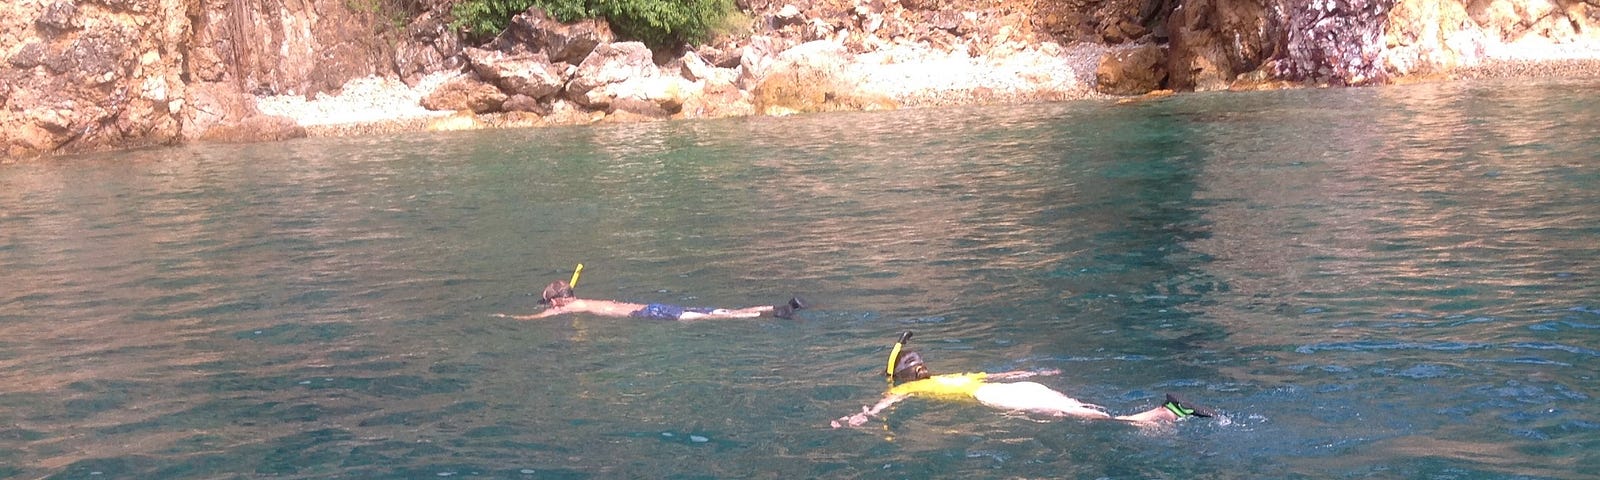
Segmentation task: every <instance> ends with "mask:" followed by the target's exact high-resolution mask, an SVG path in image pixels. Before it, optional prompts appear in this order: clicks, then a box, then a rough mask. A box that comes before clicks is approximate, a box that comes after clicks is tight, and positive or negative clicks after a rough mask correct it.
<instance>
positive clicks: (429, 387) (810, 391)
mask: <svg viewBox="0 0 1600 480" xmlns="http://www.w3.org/2000/svg"><path fill="white" fill-rule="evenodd" d="M1596 125H1600V82H1597V81H1593V80H1576V81H1552V82H1544V83H1536V84H1533V85H1524V84H1511V83H1454V84H1425V85H1412V86H1401V87H1386V88H1368V89H1341V90H1301V91H1281V92H1265V93H1215V94H1195V95H1180V96H1176V97H1171V98H1167V99H1161V100H1155V101H1150V102H1144V103H1137V104H1128V105H1116V104H1112V103H1107V102H1098V101H1096V102H1071V103H1061V104H1049V105H1034V106H1009V107H983V108H961V109H936V110H907V111H898V112H887V113H870V114H828V115H805V116H796V117H787V118H750V119H729V120H718V121H695V122H665V123H647V124H635V125H605V126H594V127H581V128H547V129H530V130H501V131H482V132H458V133H430V134H406V135H397V136H385V137H361V138H344V139H306V140H297V141H290V142H284V143H273V144H255V145H209V146H191V147H182V148H171V149H155V150H140V151H133V152H122V153H116V154H106V155H93V156H81V157H69V158H59V159H50V160H45V161H32V162H25V163H20V164H13V165H0V276H3V280H0V285H3V287H0V478H29V479H31V478H93V479H99V478H254V477H273V478H373V477H378V478H456V477H470V478H1112V479H1122V478H1441V479H1467V478H1593V477H1592V475H1594V473H1593V472H1597V471H1600V413H1597V412H1600V410H1597V409H1596V408H1595V407H1594V405H1595V402H1594V397H1595V396H1596V395H1600V387H1597V386H1596V385H1597V384H1596V379H1595V377H1596V374H1597V369H1596V367H1595V366H1594V365H1595V362H1596V361H1597V360H1600V279H1597V275H1600V268H1597V267H1600V153H1597V152H1600V129H1597V128H1596V127H1595V126H1596ZM579 262H582V263H584V264H585V266H586V268H585V270H584V274H583V277H582V280H581V281H580V288H579V293H580V294H581V295H582V296H586V297H599V298H616V299H622V300H629V301H637V302H672V303H683V304H691V305H717V306H746V305H754V304H765V303H771V302H777V301H782V300H784V299H787V298H788V297H789V296H790V295H793V294H799V295H802V296H804V297H805V298H807V299H808V300H810V302H811V303H812V304H814V308H812V309H810V310H807V311H804V312H802V314H801V317H800V318H799V319H797V320H774V319H757V320H745V321H717V322H702V323H693V324H680V323H671V322H659V321H642V320H637V319H616V318H600V317H593V316H581V315H580V316H566V317H558V318H556V319H552V320H546V321H540V322H517V321H512V320H507V319H502V318H494V317H492V316H491V314H493V313H497V312H508V313H528V312H533V311H536V310H537V309H538V308H539V307H538V305H537V302H536V300H537V296H538V294H539V291H540V290H541V289H542V287H543V285H544V284H545V283H547V282H549V281H550V280H555V279H564V278H567V277H568V275H569V274H570V272H571V268H572V267H573V265H574V264H576V263H579ZM904 330H913V331H915V332H916V337H915V339H914V340H913V341H912V347H914V348H915V349H916V350H918V351H919V352H921V353H922V355H923V357H924V359H926V360H927V361H928V362H929V363H930V365H931V366H932V367H933V368H934V369H935V370H937V371H946V372H957V371H979V370H982V371H999V370H1009V369H1043V368H1054V369H1060V370H1062V371H1063V373H1062V374H1061V375H1059V376H1054V377H1044V378H1042V379H1038V381H1040V382H1041V383H1044V384H1046V385H1049V386H1051V387H1053V388H1057V389H1060V390H1063V391H1066V392H1068V393H1069V394H1071V395H1073V396H1075V397H1077V398H1079V399H1081V400H1084V401H1087V402H1093V403H1097V404H1101V405H1104V406H1106V407H1108V408H1109V409H1110V410H1111V411H1113V412H1115V413H1131V412H1135V411H1139V410H1143V409H1145V408H1149V407H1151V406H1153V405H1155V404H1156V403H1157V402H1158V401H1159V398H1160V396H1161V395H1162V393H1163V392H1177V393H1181V394H1183V395H1185V396H1188V397H1189V398H1191V399H1194V400H1197V401H1201V402H1203V403H1206V404H1209V405H1211V406H1214V407H1216V408H1217V409H1219V410H1221V411H1222V412H1223V413H1224V414H1225V416H1224V418H1220V419H1215V420H1188V421H1184V422H1181V423H1179V424H1177V425H1176V426H1173V427H1170V428H1163V429H1138V428H1133V427H1130V426H1127V425H1122V424H1115V423H1100V422H1086V421H1078V420H1061V419H1047V418H1030V417H1028V416H1025V415H1016V414H1007V413H1003V412H997V411H993V410H990V409H987V408H985V407H982V406H979V405H977V404H975V403H964V402H944V401H934V400H926V399H913V400H910V401H907V402H904V403H902V404H901V405H899V406H898V407H896V408H895V409H894V410H892V411H891V412H890V413H889V414H888V415H887V421H886V422H883V421H877V422H874V423H872V424H870V425H869V426H868V427H866V428H863V429H858V430H833V429H831V428H829V427H828V421H829V420H831V419H833V418H836V417H838V416H840V415H844V414H848V413H851V412H854V411H857V410H859V409H860V407H861V406H862V405H865V404H870V403H872V402H873V401H875V400H876V398H877V397H878V396H879V395H880V394H881V393H882V391H883V389H884V381H883V379H882V377H881V376H880V375H879V374H878V370H879V369H881V368H882V367H883V362H884V358H885V355H887V352H888V349H889V347H890V346H891V345H892V343H893V341H894V340H895V338H896V337H897V336H898V333H899V332H901V331H904Z"/></svg>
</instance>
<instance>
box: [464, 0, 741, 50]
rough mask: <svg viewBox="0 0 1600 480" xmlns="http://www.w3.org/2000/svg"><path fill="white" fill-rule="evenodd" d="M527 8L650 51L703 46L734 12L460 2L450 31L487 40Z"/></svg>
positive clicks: (702, 5) (703, 1) (699, 2)
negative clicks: (599, 22) (603, 30)
mask: <svg viewBox="0 0 1600 480" xmlns="http://www.w3.org/2000/svg"><path fill="white" fill-rule="evenodd" d="M530 7H539V8H541V9H543V10H544V11H545V13H548V14H549V15H550V16H551V17H552V18H555V19H556V20H558V21H562V22H571V21H574V20H580V19H585V18H602V19H605V20H606V21H607V22H610V23H611V27H612V28H613V29H614V30H615V31H616V32H617V35H618V36H621V37H624V38H629V39H634V40H639V41H641V42H644V43H645V44H647V45H650V46H652V47H663V46H671V45H675V44H678V43H686V42H687V43H695V42H701V41H705V40H708V39H710V38H711V36H712V35H713V34H714V33H716V32H717V31H718V29H720V28H722V27H723V26H724V25H725V24H726V22H727V21H728V20H729V17H730V15H732V14H734V13H735V12H736V9H735V8H734V5H733V0H461V1H460V2H458V3H456V4H455V6H454V7H452V8H451V9H450V14H451V16H452V17H453V18H454V20H453V21H452V23H451V25H453V26H455V27H456V28H461V29H465V30H466V31H467V32H468V34H470V35H472V36H475V37H478V38H487V37H490V36H494V35H497V34H499V33H500V32H501V31H503V30H505V28H506V25H508V24H510V22H511V17H513V16H516V15H517V14H519V13H522V12H525V11H527V10H528V8H530Z"/></svg>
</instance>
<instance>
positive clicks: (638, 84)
mask: <svg viewBox="0 0 1600 480" xmlns="http://www.w3.org/2000/svg"><path fill="white" fill-rule="evenodd" d="M451 1H452V0H13V1H10V2H6V3H4V4H0V60H3V63H0V144H3V145H4V148H5V151H4V153H5V155H7V156H9V157H19V156H27V155H35V154H40V153H55V152H76V151H88V150H101V149H114V148H127V147H133V146H140V145H162V144H173V143H177V142H184V141H196V140H262V139H276V138H288V137H293V136H298V135H304V134H305V132H304V130H303V127H302V125H300V124H298V123H296V122H295V121H294V120H292V119H287V118H282V117H274V116H268V115H262V114H261V113H260V112H259V111H258V109H257V108H256V102H255V99H256V98H257V97H258V96H263V95H315V94H318V93H322V92H336V91H338V89H339V88H340V87H341V86H343V85H345V84H346V82H348V81H350V80H352V79H357V78H364V77H371V76H382V77H393V78H400V79H406V80H408V81H415V80H416V79H418V78H421V76H422V75H424V74H428V73H433V72H463V75H462V76H461V78H460V79H459V81H457V82H452V83H451V84H447V85H445V86H443V87H440V88H439V90H440V91H439V92H435V93H436V94H435V95H431V96H430V97H429V98H425V99H424V102H433V103H434V105H433V107H434V108H438V109H448V110H469V111H473V112H479V113H490V112H507V111H509V112H520V113H517V114H516V115H513V117H514V118H520V119H524V120H528V119H531V120H528V121H524V122H522V123H521V124H537V123H540V122H546V121H557V120H559V119H566V120H565V121H568V122H577V121H593V120H595V119H597V118H607V117H612V118H634V117H639V118H659V117H665V116H680V117H683V116H688V117H695V116H726V115H749V114H778V113H786V112H792V111H815V110H830V109H873V108H896V107H898V106H902V105H937V104H949V103H980V102H997V101H1037V100H1059V99H1063V98H1072V97H1073V96H1075V95H1078V94H1079V92H1080V90H1079V89H1078V87H1077V86H1076V85H1079V84H1081V85H1085V86H1087V85H1091V84H1093V85H1094V86H1096V87H1097V88H1098V89H1099V91H1101V92H1105V93H1108V94H1116V95H1129V94H1138V93H1144V92H1148V91H1151V90H1154V89H1177V90H1218V89H1241V88H1277V87H1281V86H1288V85H1307V84H1310V85H1371V84H1381V83H1385V82H1391V81H1396V80H1398V79H1408V78H1417V77H1419V76H1439V75H1450V74H1452V73H1456V72H1462V71H1471V70H1472V69H1475V68H1483V67H1484V66H1485V65H1489V64H1493V63H1494V62H1497V61H1500V60H1506V59H1512V60H1517V59H1526V60H1533V61H1541V60H1545V59H1550V58H1563V57H1565V58H1583V59H1593V58H1596V57H1600V47H1597V46H1596V45H1600V32H1597V31H1596V30H1595V27H1596V22H1597V20H1600V0H1029V1H1021V0H953V1H951V0H793V1H782V0H744V1H741V2H740V4H739V6H740V8H741V9H742V10H743V11H744V12H746V14H747V17H748V19H749V20H750V21H749V25H748V28H747V29H745V30H740V31H736V32H734V33H733V34H731V35H729V36H727V37H725V38H721V39H719V40H717V41H715V42H713V43H711V44H708V45H698V46H689V47H687V48H684V49H680V50H677V51H671V52H661V51H654V52H652V51H649V50H645V49H641V46H640V45H638V44H633V43H630V42H619V41H617V40H618V39H616V38H614V37H613V36H612V35H611V34H610V31H609V29H608V28H606V26H605V25H604V24H603V22H589V23H586V24H579V25H559V24H555V23H553V22H550V21H548V19H540V18H538V16H537V15H532V14H530V15H529V16H524V17H523V18H521V19H519V22H521V23H520V24H519V26H517V27H515V28H514V29H513V31H511V32H508V33H507V34H506V35H502V36H501V37H500V38H498V39H495V41H493V42H491V43H489V44H486V45H465V44H464V43H463V41H462V40H461V38H460V37H459V36H458V35H457V34H456V32H454V31H452V30H451V29H450V28H449V27H448V18H446V15H447V14H446V13H445V12H448V7H449V4H450V2H451ZM535 13H536V12H535ZM1083 46H1090V47H1094V48H1089V49H1087V50H1086V49H1084V48H1078V47H1083ZM1086 51H1087V52H1097V53H1096V54H1097V55H1098V54H1099V53H1100V52H1103V53H1105V58H1104V59H1103V60H1098V63H1099V70H1098V71H1097V72H1083V71H1078V69H1077V67H1076V65H1077V64H1078V63H1081V62H1078V61H1076V60H1075V59H1074V58H1073V55H1081V54H1082V53H1083V52H1086ZM1527 52H1542V53H1541V54H1539V55H1531V54H1527ZM591 57H593V58H591ZM918 62H920V64H921V65H923V68H921V69H907V68H904V65H906V64H908V63H912V64H914V63H918ZM952 65H953V66H954V67H950V66H952ZM1517 65H1523V64H1517ZM941 68H943V69H945V70H946V71H951V72H964V71H966V70H969V69H974V68H976V69H987V70H988V72H989V73H988V74H987V75H967V77H970V78H966V77H963V78H955V79H945V83H940V84H926V83H919V82H926V81H927V78H926V77H928V75H925V73H926V72H928V71H930V69H932V70H938V69H941ZM958 77H959V75H958ZM1085 88H1087V87H1085Z"/></svg>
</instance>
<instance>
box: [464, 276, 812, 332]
mask: <svg viewBox="0 0 1600 480" xmlns="http://www.w3.org/2000/svg"><path fill="white" fill-rule="evenodd" d="M573 277H574V278H576V277H577V276H576V275H574V276H573ZM539 303H542V304H546V305H549V307H547V308H545V309H544V311H541V312H539V313H535V314H532V315H507V314H504V313H496V314H494V316H496V317H501V318H514V319H517V320H538V319H541V318H547V317H553V316H556V315H561V314H564V313H589V314H594V315H602V316H607V317H635V318H648V319H653V320H682V321H691V320H713V319H724V318H756V317H760V316H762V315H763V314H771V315H772V316H774V317H777V318H793V317H794V312H795V311H796V310H800V309H802V308H806V303H805V300H802V299H800V297H793V298H790V299H789V302H788V303H784V304H780V305H760V306H755V307H746V308H739V309H728V308H705V307H682V306H678V305H671V304H666V303H651V304H642V303H627V302H617V301H612V300H593V299H584V298H578V297H577V296H576V295H574V294H573V293H572V286H571V285H570V284H568V283H567V282H565V281H561V280H556V281H554V282H550V285H549V286H546V287H544V299H543V300H540V301H539Z"/></svg>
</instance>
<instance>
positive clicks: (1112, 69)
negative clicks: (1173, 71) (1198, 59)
mask: <svg viewBox="0 0 1600 480" xmlns="http://www.w3.org/2000/svg"><path fill="white" fill-rule="evenodd" d="M1166 62H1167V58H1166V52H1165V51H1163V49H1162V47H1161V46H1160V45H1141V46H1138V47H1134V48H1127V49H1121V50H1113V51H1110V52H1106V54H1105V56H1103V57H1101V58H1100V66H1099V67H1098V68H1096V69H1095V89H1096V90H1098V91H1099V92H1100V93H1105V94H1109V95H1141V94H1145V93H1149V92H1153V91H1156V90H1160V89H1161V87H1162V84H1163V83H1165V82H1166V80H1167V65H1166Z"/></svg>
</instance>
